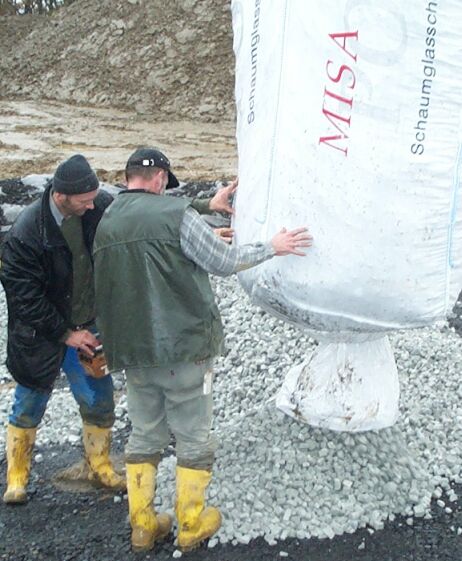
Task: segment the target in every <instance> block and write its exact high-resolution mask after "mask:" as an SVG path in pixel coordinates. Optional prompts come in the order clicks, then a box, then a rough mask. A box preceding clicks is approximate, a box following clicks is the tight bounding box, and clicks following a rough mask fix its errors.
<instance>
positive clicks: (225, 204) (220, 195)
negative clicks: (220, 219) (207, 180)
mask: <svg viewBox="0 0 462 561" xmlns="http://www.w3.org/2000/svg"><path fill="white" fill-rule="evenodd" d="M237 184H238V180H237V179H235V180H234V181H231V183H230V184H229V185H228V186H227V187H222V188H221V189H219V190H218V191H217V193H216V195H215V196H214V197H213V198H212V199H210V203H209V208H210V210H213V211H214V212H226V213H227V214H234V209H233V207H232V206H231V205H230V204H229V199H230V197H232V195H234V193H235V192H236V189H237Z"/></svg>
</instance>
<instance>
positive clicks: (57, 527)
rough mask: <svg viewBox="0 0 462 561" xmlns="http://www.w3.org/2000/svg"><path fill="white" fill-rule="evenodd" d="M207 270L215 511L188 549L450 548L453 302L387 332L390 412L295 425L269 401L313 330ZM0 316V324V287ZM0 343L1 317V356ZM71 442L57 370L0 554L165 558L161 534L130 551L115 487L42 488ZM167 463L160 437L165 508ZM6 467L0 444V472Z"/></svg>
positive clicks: (258, 553) (343, 551) (73, 449)
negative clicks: (397, 393) (214, 306)
mask: <svg viewBox="0 0 462 561" xmlns="http://www.w3.org/2000/svg"><path fill="white" fill-rule="evenodd" d="M213 283H214V286H215V290H216V293H217V298H218V301H219V305H220V308H221V312H222V315H223V319H224V323H225V326H226V333H227V335H226V347H227V351H226V354H225V356H224V357H221V358H219V359H218V360H217V361H216V368H215V371H216V381H215V388H214V392H215V424H214V430H215V433H216V435H217V438H218V440H219V449H218V454H217V460H216V469H215V473H214V480H213V482H212V485H211V486H210V490H209V496H210V502H211V503H214V504H217V505H218V506H219V507H220V509H221V510H222V513H223V516H224V524H223V527H222V528H221V530H220V531H219V533H218V534H217V536H216V537H215V538H213V539H211V540H210V541H209V543H208V545H207V546H204V548H202V549H201V550H199V551H198V552H195V553H191V554H188V556H187V557H188V559H191V560H194V559H196V558H197V559H199V556H200V557H201V558H205V559H206V560H213V559H220V560H224V561H226V560H227V559H229V560H234V559H236V560H240V559H249V558H251V559H257V560H258V559H263V558H265V559H281V558H282V559H283V558H289V559H306V560H312V561H316V560H321V559H323V560H325V559H326V558H327V557H326V556H328V559H329V560H330V561H341V560H346V559H355V560H356V559H358V560H359V559H365V560H366V559H367V560H369V559H370V560H372V559H374V560H380V561H401V560H402V561H404V560H406V561H409V560H416V561H417V560H419V561H420V560H422V561H424V560H437V559H438V560H439V561H441V560H451V561H458V560H459V559H460V550H461V546H462V536H461V535H462V515H461V510H460V507H459V500H458V496H459V495H460V494H461V493H462V485H461V484H462V478H461V465H460V457H461V448H462V424H461V420H462V406H461V405H460V404H461V399H460V398H461V397H462V389H460V388H459V377H460V375H459V373H460V370H461V365H462V341H461V340H460V338H459V336H458V334H457V333H456V330H458V329H459V327H460V308H458V307H456V309H455V312H456V313H455V316H454V318H452V320H451V324H450V325H448V324H443V325H441V326H440V327H438V328H434V329H423V330H418V331H417V330H416V331H407V332H402V333H394V334H392V335H391V341H392V346H393V348H394V351H395V356H396V361H397V365H398V371H399V375H400V382H401V392H402V393H401V404H400V411H401V415H400V419H399V421H398V423H397V424H396V425H395V426H394V427H392V428H390V429H386V430H383V431H380V432H368V433H362V434H345V433H340V434H338V433H332V432H329V431H325V430H321V429H314V428H311V427H309V426H307V425H302V424H300V423H298V422H297V421H294V420H293V419H290V418H288V417H286V416H284V415H283V414H282V413H281V412H279V411H278V410H276V408H275V407H274V395H275V393H276V392H277V390H278V388H279V387H280V385H281V383H282V380H283V377H284V374H285V372H286V371H287V369H288V368H289V366H291V365H292V364H293V363H294V362H298V361H301V360H302V359H303V358H304V356H305V355H306V353H308V352H309V351H310V350H312V349H313V348H314V346H315V345H316V343H315V341H313V340H312V339H310V338H309V337H308V336H306V335H305V334H304V333H303V332H302V331H300V330H298V329H296V328H294V327H292V326H290V325H288V324H286V323H283V322H281V321H280V320H278V319H275V318H273V317H272V316H270V315H268V314H266V313H265V312H263V311H261V310H259V309H258V308H256V307H254V306H252V305H251V304H249V301H248V299H247V297H246V296H245V294H244V293H243V291H242V289H241V288H240V287H239V285H238V283H237V280H236V279H235V278H230V279H213ZM0 325H2V326H5V325H6V307H5V303H4V298H3V295H2V294H0ZM4 347H5V330H4V329H2V330H0V361H1V362H2V363H3V360H4ZM8 379H9V377H8V374H7V372H6V370H5V369H4V367H3V366H2V367H0V380H1V381H2V382H3V384H2V385H0V423H1V424H2V425H4V424H5V423H6V421H7V414H8V411H9V408H10V404H11V399H12V391H13V390H12V387H11V385H10V384H8ZM116 387H117V389H118V390H120V391H118V405H117V410H116V413H117V422H116V427H115V429H116V430H115V436H116V450H118V451H119V452H120V451H121V450H122V447H123V443H124V441H125V439H126V435H127V432H128V430H129V423H128V420H127V415H126V399H125V394H124V392H123V388H124V382H123V378H122V377H121V376H118V377H117V378H116ZM3 447H4V431H0V449H1V450H3ZM80 454H81V452H80V420H79V415H78V412H77V407H76V405H75V403H74V401H73V399H72V397H71V396H70V393H69V390H68V389H67V387H66V384H65V382H64V380H59V382H58V383H57V387H56V388H55V391H54V392H53V396H52V399H51V401H50V404H49V407H48V409H47V412H46V416H45V418H44V420H43V423H42V426H41V429H40V431H39V433H38V438H37V447H36V450H35V453H34V465H33V475H32V480H31V487H32V489H31V491H32V500H31V501H30V503H29V504H28V505H26V506H24V507H18V508H6V507H5V506H3V505H2V506H1V507H0V532H1V533H2V536H1V537H2V540H0V559H8V560H11V561H13V559H14V560H15V561H20V560H24V561H25V560H27V561H29V560H32V559H34V560H35V559H43V560H45V559H46V560H55V559H56V560H58V559H59V560H60V561H64V560H68V559H78V560H82V561H85V560H87V561H90V560H96V559H98V560H105V559H117V560H118V559H129V558H133V559H135V558H147V559H150V558H154V556H155V558H157V559H167V558H171V557H172V556H173V557H176V556H177V555H178V552H176V549H175V545H174V541H173V537H172V538H170V539H169V540H167V542H166V544H165V546H159V547H158V548H156V550H155V552H154V554H151V555H144V556H135V555H132V554H130V553H129V548H128V536H129V529H128V525H127V521H126V514H127V505H126V501H125V498H124V497H123V496H116V497H114V496H112V495H111V494H107V493H103V494H101V493H99V494H96V493H95V492H93V491H86V492H80V493H76V492H69V491H63V490H60V489H57V488H56V487H55V485H54V483H53V480H52V474H53V473H54V472H55V471H56V470H57V469H59V468H62V467H64V466H66V465H68V464H69V463H70V462H72V461H75V460H77V459H78V458H79V457H80ZM174 467H175V459H174V456H172V455H171V450H170V451H167V455H166V457H165V458H164V460H163V461H162V463H161V466H160V469H159V477H158V495H157V498H156V505H157V506H158V507H159V509H166V510H167V511H171V510H172V508H173V497H174V477H173V476H174ZM5 468H6V466H5V461H4V453H3V451H2V452H0V471H1V473H0V478H1V481H2V483H3V481H4V477H5ZM1 491H3V489H1V490H0V492H1ZM96 520H97V521H98V522H97V524H95V521H96ZM63 523H64V525H63ZM63 529H64V532H65V533H64V534H63V533H62V532H63ZM18 532H19V534H18ZM26 538H27V539H26Z"/></svg>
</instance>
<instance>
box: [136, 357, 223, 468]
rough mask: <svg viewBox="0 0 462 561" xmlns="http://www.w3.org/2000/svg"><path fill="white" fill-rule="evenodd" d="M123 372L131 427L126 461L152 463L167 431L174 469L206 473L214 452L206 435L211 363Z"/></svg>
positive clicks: (165, 443) (209, 421) (209, 417)
mask: <svg viewBox="0 0 462 561" xmlns="http://www.w3.org/2000/svg"><path fill="white" fill-rule="evenodd" d="M125 374H126V378H127V406H128V416H129V418H130V421H131V423H132V433H131V435H130V437H129V440H128V444H127V447H126V449H125V453H126V461H127V463H144V462H146V463H152V464H154V465H157V463H158V461H159V459H160V455H161V453H162V451H163V450H164V448H166V447H167V446H168V444H169V442H170V432H169V429H170V430H171V432H172V433H173V435H174V437H175V441H176V455H177V461H178V465H179V466H183V467H188V468H192V469H211V467H212V464H213V459H214V454H215V449H216V444H215V439H214V438H213V437H212V435H211V424H212V406H213V403H212V375H213V372H212V360H208V361H205V362H202V363H200V364H196V363H176V364H171V365H169V366H168V367H157V368H138V369H135V368H129V369H126V371H125Z"/></svg>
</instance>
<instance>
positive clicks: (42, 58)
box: [0, 0, 234, 121]
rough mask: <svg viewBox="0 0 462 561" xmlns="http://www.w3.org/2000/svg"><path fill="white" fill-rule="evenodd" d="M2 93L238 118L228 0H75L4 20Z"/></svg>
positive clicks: (180, 115)
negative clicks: (49, 12)
mask: <svg viewBox="0 0 462 561" xmlns="http://www.w3.org/2000/svg"><path fill="white" fill-rule="evenodd" d="M0 76H1V79H0V82H1V87H0V95H1V96H2V97H4V98H8V99H13V98H15V97H23V98H33V99H44V98H46V99H53V100H59V101H64V102H66V103H69V102H75V103H80V104H90V105H103V106H110V107H123V108H130V109H132V110H135V111H137V112H138V113H141V114H151V115H153V117H157V118H158V117H160V116H162V118H163V119H164V120H165V119H166V118H172V119H184V118H188V119H200V120H204V121H217V120H220V119H226V120H229V119H233V118H234V99H233V92H234V89H233V88H234V56H233V52H232V26H231V12H230V2H229V0H170V1H169V2H165V1H163V0H100V1H98V2H95V1H94V0H78V1H76V2H74V3H73V4H71V5H70V6H68V7H65V8H61V9H59V10H57V11H56V12H55V13H54V14H53V15H51V16H7V17H3V18H2V19H1V21H0Z"/></svg>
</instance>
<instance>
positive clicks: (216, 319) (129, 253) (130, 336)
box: [93, 190, 223, 370]
mask: <svg viewBox="0 0 462 561" xmlns="http://www.w3.org/2000/svg"><path fill="white" fill-rule="evenodd" d="M190 204H191V201H190V200H188V199H179V198H174V197H170V196H164V195H156V194H153V193H148V192H145V191H142V190H128V191H124V192H122V193H120V194H119V195H118V196H117V198H116V200H115V201H114V202H113V203H112V205H111V206H110V207H109V209H108V210H107V212H106V213H105V214H104V216H103V218H102V219H101V222H100V224H99V226H98V230H97V232H96V236H95V242H94V246H93V252H94V263H95V290H96V316H97V326H98V329H99V331H100V334H101V336H102V340H103V344H104V350H105V353H106V358H107V361H108V366H109V369H110V370H120V369H123V368H128V367H148V366H165V365H167V364H171V363H174V362H190V361H191V362H192V361H197V360H202V359H205V358H208V357H212V356H214V355H216V354H218V353H219V352H220V350H221V345H222V341H223V329H222V324H221V319H220V314H219V312H218V308H217V306H216V304H215V298H214V295H213V292H212V289H211V286H210V281H209V278H208V274H207V273H206V272H205V271H204V270H203V269H201V268H200V267H199V266H198V265H196V264H195V263H194V262H192V261H190V260H189V259H188V258H187V257H186V256H185V255H184V254H183V252H182V251H181V246H180V226H181V222H182V220H183V215H184V212H185V210H186V209H187V208H188V206H189V205H190Z"/></svg>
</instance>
